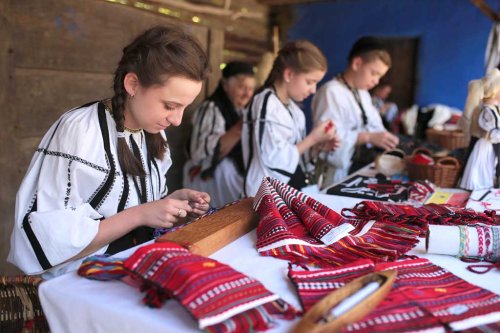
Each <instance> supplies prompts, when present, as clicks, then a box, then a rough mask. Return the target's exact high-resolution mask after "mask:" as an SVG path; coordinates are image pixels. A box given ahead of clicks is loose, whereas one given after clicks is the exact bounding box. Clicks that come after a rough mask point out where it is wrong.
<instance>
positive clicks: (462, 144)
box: [426, 128, 469, 150]
mask: <svg viewBox="0 0 500 333" xmlns="http://www.w3.org/2000/svg"><path fill="white" fill-rule="evenodd" d="M426 136H427V141H429V142H432V143H435V144H438V145H440V146H441V147H443V148H446V149H448V150H453V149H457V148H466V147H468V146H469V139H468V138H467V137H466V136H465V134H464V133H463V132H462V131H458V130H457V131H447V130H442V131H438V130H436V129H434V128H429V129H427V131H426Z"/></svg>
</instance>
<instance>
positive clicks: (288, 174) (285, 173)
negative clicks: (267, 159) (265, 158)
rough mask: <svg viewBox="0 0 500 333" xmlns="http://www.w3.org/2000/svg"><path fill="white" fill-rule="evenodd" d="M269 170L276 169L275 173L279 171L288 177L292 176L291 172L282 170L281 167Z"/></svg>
mask: <svg viewBox="0 0 500 333" xmlns="http://www.w3.org/2000/svg"><path fill="white" fill-rule="evenodd" d="M269 169H270V170H273V171H276V172H277V173H280V174H282V175H285V176H287V177H289V178H292V176H293V175H294V174H293V173H290V172H288V171H285V170H282V169H276V168H269Z"/></svg>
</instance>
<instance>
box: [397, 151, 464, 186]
mask: <svg viewBox="0 0 500 333" xmlns="http://www.w3.org/2000/svg"><path fill="white" fill-rule="evenodd" d="M418 153H422V154H427V155H429V156H432V154H431V153H430V151H429V150H427V149H425V148H417V149H415V151H414V152H413V154H412V155H411V156H410V157H408V158H407V159H406V169H407V170H408V177H409V178H410V179H411V180H429V181H430V182H432V183H434V184H436V185H437V186H439V187H455V186H456V183H457V181H458V177H459V176H460V171H461V170H462V165H461V163H460V161H459V160H457V159H456V158H455V157H451V156H446V157H439V158H436V159H435V160H434V164H431V165H426V164H420V163H414V162H412V159H413V156H414V155H415V154H418Z"/></svg>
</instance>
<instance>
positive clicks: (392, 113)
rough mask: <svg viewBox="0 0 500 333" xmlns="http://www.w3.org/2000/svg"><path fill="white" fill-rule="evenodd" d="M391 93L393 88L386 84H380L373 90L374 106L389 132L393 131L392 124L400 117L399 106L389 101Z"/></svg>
mask: <svg viewBox="0 0 500 333" xmlns="http://www.w3.org/2000/svg"><path fill="white" fill-rule="evenodd" d="M391 92H392V87H391V85H390V84H389V83H386V82H384V83H380V84H378V85H377V86H375V88H373V89H372V90H371V96H372V103H373V106H375V108H376V109H377V110H378V112H379V113H380V115H381V116H382V122H383V123H384V127H385V128H386V129H387V130H388V131H389V130H390V129H391V124H392V122H393V121H394V120H395V119H396V117H397V115H398V106H397V105H396V103H393V102H388V101H387V99H388V98H389V96H390V95H391Z"/></svg>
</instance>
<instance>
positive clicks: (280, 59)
mask: <svg viewBox="0 0 500 333" xmlns="http://www.w3.org/2000/svg"><path fill="white" fill-rule="evenodd" d="M326 69H327V61H326V59H325V57H324V55H323V53H322V52H321V51H320V50H319V49H318V48H317V47H316V46H315V45H314V44H312V43H311V42H308V41H305V40H299V41H294V42H289V43H287V44H286V45H285V46H284V47H283V48H282V49H281V50H280V51H279V53H278V56H277V57H276V59H275V61H274V64H273V68H272V70H271V73H270V74H269V77H268V78H267V80H266V82H265V84H264V89H263V90H262V91H261V92H260V93H258V94H256V95H255V96H254V98H253V99H252V101H251V102H250V105H249V108H248V110H245V112H244V116H243V119H244V124H243V134H242V148H243V157H244V161H245V163H246V166H247V167H246V174H245V180H244V181H245V182H244V190H245V193H246V195H249V196H253V195H255V194H256V192H257V190H258V188H259V186H260V183H261V181H262V178H263V177H265V176H271V177H274V178H277V179H279V180H281V181H283V182H285V183H288V184H289V185H291V186H293V187H295V188H297V189H300V188H302V187H303V186H305V185H306V179H305V173H306V171H307V170H306V163H305V162H306V161H305V159H304V154H305V153H307V152H308V151H309V149H310V148H312V147H315V146H318V145H320V144H322V147H321V149H325V150H330V149H334V148H336V147H337V146H338V143H339V141H338V138H337V137H336V135H335V124H334V123H333V121H331V120H325V121H323V122H322V123H321V124H319V125H318V126H317V127H315V128H314V129H313V130H312V131H311V133H310V134H309V135H306V120H305V116H304V113H303V111H302V110H301V109H300V107H299V106H298V105H297V104H296V102H301V101H303V100H304V99H306V98H307V97H308V96H310V95H311V94H313V93H315V92H316V85H317V83H318V82H319V81H320V80H321V79H322V78H323V76H324V75H325V73H326Z"/></svg>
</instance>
